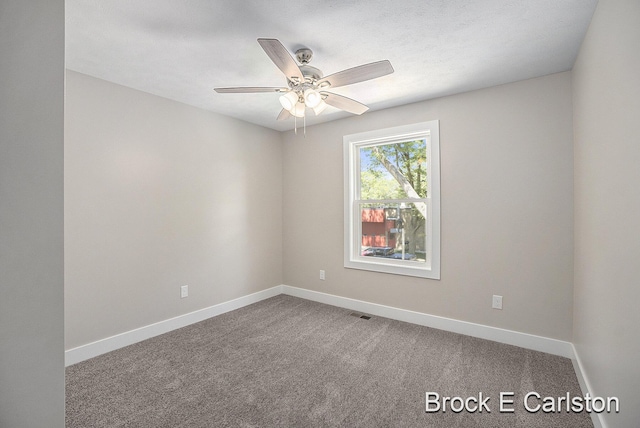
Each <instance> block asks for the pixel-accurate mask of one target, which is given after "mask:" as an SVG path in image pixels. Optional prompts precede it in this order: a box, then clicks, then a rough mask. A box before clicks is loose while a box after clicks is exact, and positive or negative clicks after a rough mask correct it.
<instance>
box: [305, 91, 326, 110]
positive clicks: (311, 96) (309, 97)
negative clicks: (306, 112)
mask: <svg viewBox="0 0 640 428" xmlns="http://www.w3.org/2000/svg"><path fill="white" fill-rule="evenodd" d="M304 101H305V104H306V105H307V107H309V108H315V107H317V106H318V105H319V104H320V103H321V102H322V95H320V93H319V92H318V91H316V90H314V89H312V88H309V89H307V90H305V91H304Z"/></svg>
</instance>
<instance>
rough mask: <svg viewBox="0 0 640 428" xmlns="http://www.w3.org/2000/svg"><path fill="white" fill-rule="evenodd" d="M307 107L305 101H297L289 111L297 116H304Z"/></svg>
mask: <svg viewBox="0 0 640 428" xmlns="http://www.w3.org/2000/svg"><path fill="white" fill-rule="evenodd" d="M305 108H306V106H305V105H304V103H297V104H296V105H295V107H294V108H293V109H291V110H289V112H290V113H291V114H292V115H294V116H295V117H304V111H305Z"/></svg>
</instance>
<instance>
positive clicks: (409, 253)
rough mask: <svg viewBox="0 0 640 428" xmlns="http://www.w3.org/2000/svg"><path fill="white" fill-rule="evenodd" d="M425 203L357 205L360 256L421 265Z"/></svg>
mask: <svg viewBox="0 0 640 428" xmlns="http://www.w3.org/2000/svg"><path fill="white" fill-rule="evenodd" d="M426 205H427V204H426V203H424V202H416V203H393V204H384V205H381V204H366V203H361V204H359V206H360V219H361V228H360V230H361V236H360V254H361V255H362V256H369V257H382V258H386V259H395V260H412V261H414V262H415V261H418V262H425V259H426V251H425V244H426V221H425V216H426Z"/></svg>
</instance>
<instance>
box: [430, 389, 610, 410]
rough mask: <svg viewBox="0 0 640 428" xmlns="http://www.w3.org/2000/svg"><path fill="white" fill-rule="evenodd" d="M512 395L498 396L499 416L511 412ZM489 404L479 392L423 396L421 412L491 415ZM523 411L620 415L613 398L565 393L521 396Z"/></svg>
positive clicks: (489, 398) (513, 406)
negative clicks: (471, 394)
mask: <svg viewBox="0 0 640 428" xmlns="http://www.w3.org/2000/svg"><path fill="white" fill-rule="evenodd" d="M514 395H515V394H514V393H513V392H501V393H500V400H499V411H500V413H513V412H515V400H514V398H513V397H514ZM489 400H491V397H488V396H487V397H485V396H484V394H483V393H482V392H479V393H478V396H477V397H476V396H471V397H467V398H462V397H446V396H444V397H440V394H438V393H437V392H426V393H425V401H426V403H425V412H426V413H435V412H442V413H446V412H447V411H451V412H453V413H460V412H462V411H465V412H469V413H482V412H487V413H491V408H490V407H489ZM522 405H523V407H524V409H525V410H526V411H527V412H529V413H537V412H540V411H541V412H543V413H560V412H563V411H565V412H567V413H568V412H573V413H580V412H583V411H584V412H587V413H591V412H594V413H602V412H607V413H611V412H612V411H613V412H615V413H619V412H620V403H619V400H618V398H617V397H606V398H603V397H591V396H590V395H589V394H585V395H584V397H583V396H580V395H575V396H571V395H570V394H569V393H568V392H567V393H566V394H565V395H563V396H559V397H542V396H541V395H540V394H538V393H537V392H534V391H532V392H529V393H527V394H525V395H524V398H523V400H522Z"/></svg>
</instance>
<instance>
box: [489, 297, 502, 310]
mask: <svg viewBox="0 0 640 428" xmlns="http://www.w3.org/2000/svg"><path fill="white" fill-rule="evenodd" d="M491 307H492V308H493V309H502V296H497V295H495V294H494V295H493V301H492V303H491Z"/></svg>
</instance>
